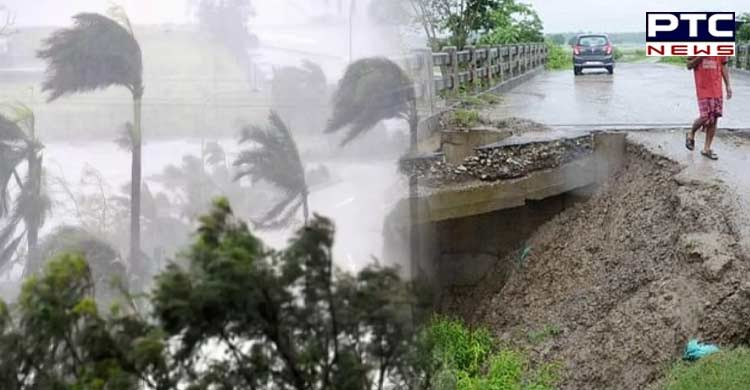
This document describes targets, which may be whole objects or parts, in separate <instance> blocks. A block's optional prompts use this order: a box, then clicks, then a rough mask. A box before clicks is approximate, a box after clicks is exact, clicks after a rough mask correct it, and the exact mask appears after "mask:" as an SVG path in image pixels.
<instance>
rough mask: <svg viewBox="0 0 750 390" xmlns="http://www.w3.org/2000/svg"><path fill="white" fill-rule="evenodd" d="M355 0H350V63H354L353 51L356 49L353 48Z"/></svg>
mask: <svg viewBox="0 0 750 390" xmlns="http://www.w3.org/2000/svg"><path fill="white" fill-rule="evenodd" d="M354 1H355V0H350V3H349V63H350V64H351V63H352V52H353V51H354V49H353V43H352V36H353V32H354V23H353V20H354Z"/></svg>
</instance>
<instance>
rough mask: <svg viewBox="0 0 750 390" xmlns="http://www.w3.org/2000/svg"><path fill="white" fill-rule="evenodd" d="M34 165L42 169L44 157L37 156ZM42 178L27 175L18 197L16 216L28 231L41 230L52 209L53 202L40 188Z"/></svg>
mask: <svg viewBox="0 0 750 390" xmlns="http://www.w3.org/2000/svg"><path fill="white" fill-rule="evenodd" d="M35 158H36V159H37V160H36V161H35V162H34V164H36V165H37V167H39V168H41V165H42V160H41V159H42V157H41V156H36V157H35ZM40 174H41V173H40ZM42 179H43V178H42V177H33V176H31V175H30V174H27V175H26V178H25V179H24V182H23V186H22V188H21V191H20V192H19V193H18V196H17V197H16V201H15V205H14V214H15V215H18V216H19V217H20V218H21V219H22V220H23V221H24V225H26V229H27V230H39V229H40V228H41V227H42V226H43V225H44V222H45V221H46V219H47V214H48V213H49V211H50V210H51V208H52V200H51V199H50V198H49V196H48V195H47V193H46V192H44V191H42V190H41V188H39V191H36V190H35V188H37V187H42V184H41V181H42Z"/></svg>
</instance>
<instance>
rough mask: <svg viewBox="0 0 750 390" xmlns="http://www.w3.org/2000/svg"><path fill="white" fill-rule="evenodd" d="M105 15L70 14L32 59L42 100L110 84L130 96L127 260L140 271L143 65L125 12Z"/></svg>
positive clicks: (119, 10)
mask: <svg viewBox="0 0 750 390" xmlns="http://www.w3.org/2000/svg"><path fill="white" fill-rule="evenodd" d="M110 15H111V16H112V18H113V19H110V18H108V17H106V16H103V15H100V14H94V13H82V14H78V15H76V16H74V17H73V19H74V21H75V24H74V26H73V27H71V28H66V29H61V30H58V31H56V32H54V33H53V34H52V36H50V37H49V38H47V39H46V40H45V41H44V47H43V48H42V50H40V51H39V53H38V56H39V57H40V58H42V59H43V60H46V61H47V78H46V80H45V81H44V84H43V89H44V90H45V91H49V92H51V95H50V96H49V99H48V101H53V100H55V99H57V98H59V97H61V96H64V95H68V94H73V93H78V92H88V91H94V90H98V89H104V88H107V87H110V86H122V87H125V88H127V89H128V90H129V91H130V92H131V94H132V96H133V126H132V133H131V138H132V140H131V141H132V156H133V159H132V166H131V183H132V185H131V193H130V196H131V203H130V204H131V209H130V261H131V263H132V265H133V266H134V267H135V268H136V269H137V270H143V269H144V267H143V265H142V264H140V262H141V250H140V247H141V245H140V242H141V236H140V234H141V230H140V215H141V139H142V129H141V99H142V97H143V62H142V57H141V48H140V46H139V44H138V41H137V40H136V38H135V34H134V33H133V29H132V26H131V25H130V21H129V20H128V17H127V16H126V15H125V12H124V11H123V10H122V9H121V8H119V7H113V8H111V9H110Z"/></svg>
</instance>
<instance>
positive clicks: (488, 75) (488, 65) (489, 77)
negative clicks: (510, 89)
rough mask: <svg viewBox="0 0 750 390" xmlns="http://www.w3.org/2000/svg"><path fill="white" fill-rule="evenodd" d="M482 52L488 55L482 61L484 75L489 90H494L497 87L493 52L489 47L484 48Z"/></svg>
mask: <svg viewBox="0 0 750 390" xmlns="http://www.w3.org/2000/svg"><path fill="white" fill-rule="evenodd" d="M482 50H483V51H484V52H485V53H486V54H485V57H484V60H482V69H484V72H483V74H484V77H485V80H486V81H487V88H492V87H494V86H495V84H494V83H493V79H494V77H493V74H492V62H493V61H492V60H493V58H492V53H493V51H492V48H491V47H489V46H482Z"/></svg>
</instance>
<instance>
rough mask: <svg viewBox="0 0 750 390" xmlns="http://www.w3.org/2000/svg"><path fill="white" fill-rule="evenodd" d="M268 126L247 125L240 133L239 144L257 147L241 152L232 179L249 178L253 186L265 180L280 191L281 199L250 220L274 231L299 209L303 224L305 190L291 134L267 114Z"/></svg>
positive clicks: (300, 163)
mask: <svg viewBox="0 0 750 390" xmlns="http://www.w3.org/2000/svg"><path fill="white" fill-rule="evenodd" d="M269 121H270V126H269V127H268V128H265V129H263V128H260V127H257V126H249V127H246V128H244V129H243V130H242V138H241V139H240V143H244V142H248V141H250V142H253V143H255V144H256V146H257V147H255V148H253V149H250V150H245V151H242V152H241V153H240V154H239V156H238V157H237V160H236V161H235V162H234V165H235V166H236V167H238V169H239V172H238V174H237V176H236V179H240V178H242V177H245V176H247V177H249V178H250V179H251V180H252V181H253V183H256V182H258V181H261V180H262V181H265V182H268V183H271V184H273V185H275V186H276V187H278V188H279V189H280V190H281V191H283V192H284V197H283V199H282V200H281V201H280V202H279V203H277V204H276V205H275V206H274V207H272V208H271V209H270V210H269V211H268V212H266V213H265V214H264V215H263V216H262V217H261V218H260V219H259V220H257V221H253V222H254V224H255V226H256V228H259V229H277V228H281V227H284V226H287V225H288V224H289V223H290V222H291V220H292V218H293V217H294V215H295V214H296V213H297V211H298V210H299V209H300V208H302V212H303V216H304V219H305V225H307V220H308V218H309V209H308V204H307V197H308V195H309V190H308V187H307V180H306V178H305V167H304V165H303V164H302V159H301V158H300V154H299V151H298V150H297V145H296V143H295V142H294V138H293V137H292V133H291V131H289V128H288V127H287V126H286V125H285V124H284V121H282V120H281V117H280V116H279V115H278V114H277V113H276V112H275V111H271V114H270V117H269Z"/></svg>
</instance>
